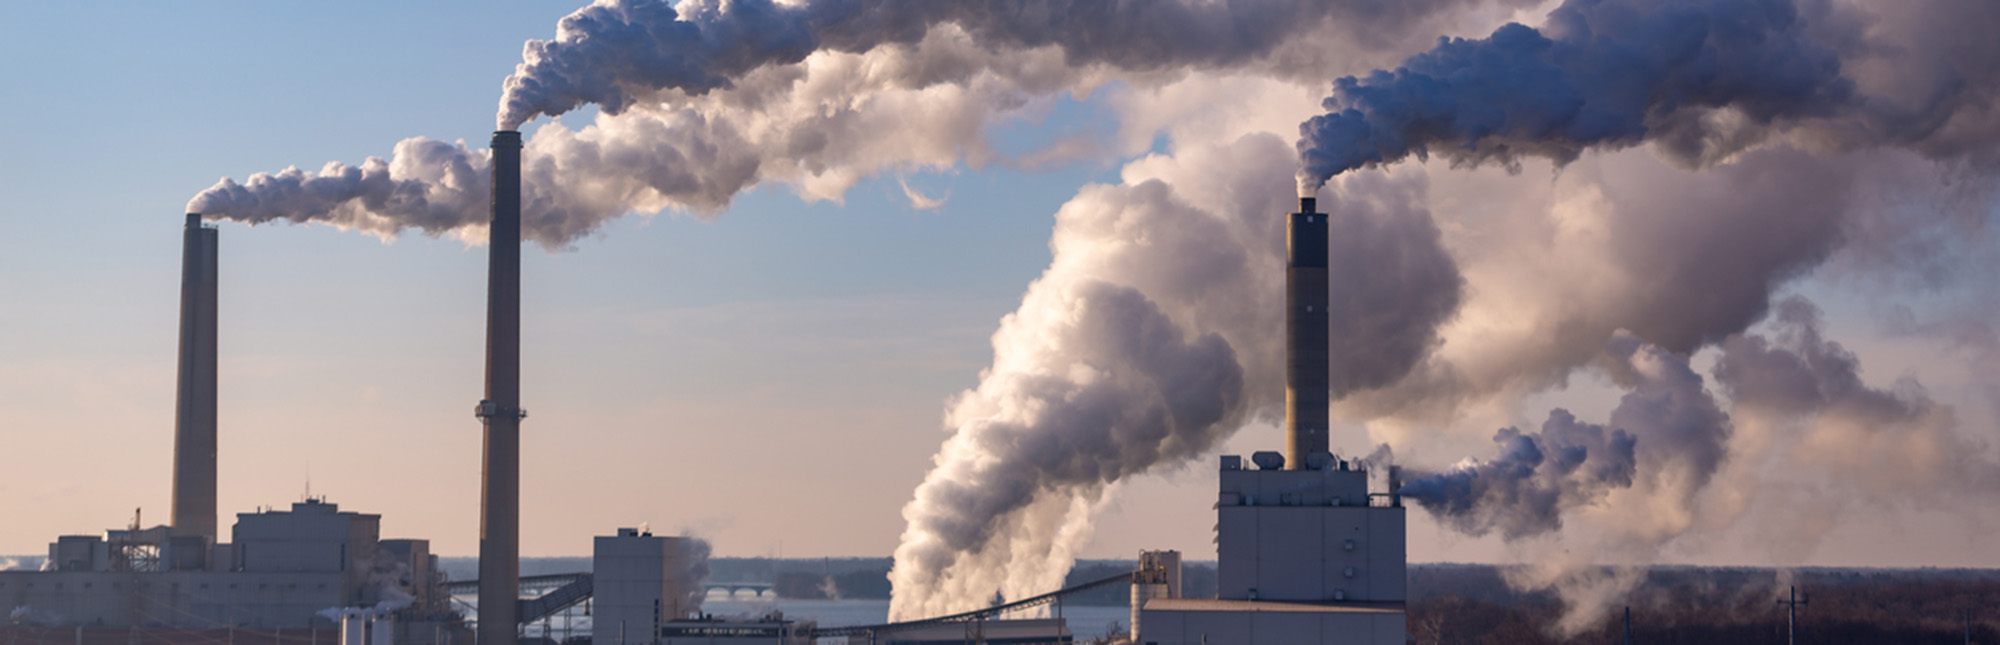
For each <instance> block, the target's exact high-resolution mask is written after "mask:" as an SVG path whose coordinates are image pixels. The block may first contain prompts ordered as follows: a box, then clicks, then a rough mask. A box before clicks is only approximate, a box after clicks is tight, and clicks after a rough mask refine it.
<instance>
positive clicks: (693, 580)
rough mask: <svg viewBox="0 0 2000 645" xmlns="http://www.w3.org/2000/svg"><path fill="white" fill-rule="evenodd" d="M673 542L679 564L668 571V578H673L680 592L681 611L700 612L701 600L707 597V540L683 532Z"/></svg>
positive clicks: (708, 551)
mask: <svg viewBox="0 0 2000 645" xmlns="http://www.w3.org/2000/svg"><path fill="white" fill-rule="evenodd" d="M674 543H675V544H676V545H677V547H676V548H678V549H679V551H680V557H679V558H677V559H676V560H675V563H676V564H678V565H679V566H678V567H677V568H675V569H674V570H673V571H671V572H669V573H668V576H669V579H671V580H673V583H674V587H673V588H675V589H679V590H680V592H681V602H680V607H681V611H682V612H683V613H690V614H696V613H700V612H701V603H702V601H704V600H706V599H708V587H707V584H708V574H709V566H708V557H709V554H710V553H711V549H710V547H709V545H708V540H704V539H701V538H698V537H694V536H692V535H685V534H684V535H683V536H681V537H679V538H675V540H674Z"/></svg>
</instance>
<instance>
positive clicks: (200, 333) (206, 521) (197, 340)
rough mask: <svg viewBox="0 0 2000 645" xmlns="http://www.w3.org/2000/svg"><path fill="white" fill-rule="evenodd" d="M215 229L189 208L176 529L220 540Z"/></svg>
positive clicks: (177, 423)
mask: <svg viewBox="0 0 2000 645" xmlns="http://www.w3.org/2000/svg"><path fill="white" fill-rule="evenodd" d="M215 244H216V231H215V229H212V228H208V227H205V226H202V225H201V214H199V213H188V216H187V228H186V229H184V230H183V232H182V234H181V348H180V374H179V387H178V390H179V392H178V395H177V397H176V398H175V403H174V507H173V534H174V535H197V536H202V537H204V538H207V541H208V543H210V544H213V543H214V542H215V352H216V345H215V338H216V329H215V327H216V325H215V322H216V321H215V312H216V266H215V260H216V253H215Z"/></svg>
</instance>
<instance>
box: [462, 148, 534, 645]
mask: <svg viewBox="0 0 2000 645" xmlns="http://www.w3.org/2000/svg"><path fill="white" fill-rule="evenodd" d="M486 244H487V246H486V249H487V251H486V253H487V259H488V263H487V273H486V399H485V400H483V401H480V402H479V407H478V408H477V409H476V410H475V411H474V413H473V414H474V415H475V416H477V417H479V419H480V420H481V421H483V422H484V423H485V425H486V464H485V473H486V475H485V482H484V484H483V487H482V489H481V494H480V498H481V500H482V502H483V507H482V508H481V509H480V516H479V640H478V645H515V643H516V640H515V637H516V631H515V630H516V629H517V626H516V624H515V623H517V622H518V621H519V618H518V616H517V611H518V608H517V607H516V606H515V601H517V600H519V599H520V588H521V580H520V574H521V419H522V418H524V417H526V416H528V414H527V412H526V411H524V410H522V409H521V133H520V132H516V131H512V130H502V131H499V132H495V133H493V226H492V228H491V229H490V233H489V234H488V236H487V241H486Z"/></svg>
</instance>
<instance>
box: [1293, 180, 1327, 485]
mask: <svg viewBox="0 0 2000 645" xmlns="http://www.w3.org/2000/svg"><path fill="white" fill-rule="evenodd" d="M1315 201H1316V200H1314V199H1313V198H1311V197H1300V198H1299V212H1297V213H1292V214H1291V225H1290V226H1289V227H1287V228H1286V232H1285V246H1286V249H1287V253H1286V260H1285V464H1286V467H1288V468H1292V469H1305V468H1310V467H1311V465H1310V464H1309V463H1307V457H1310V456H1312V454H1313V453H1319V452H1326V451H1327V442H1326V434H1327V426H1328V422H1327V407H1328V404H1329V401H1328V396H1329V391H1328V389H1327V378H1328V361H1329V360H1330V359H1329V357H1328V354H1327V311H1326V310H1327V300H1328V295H1327V284H1326V215H1323V214H1320V213H1316V212H1314V209H1315V208H1316V207H1317V204H1316V203H1315Z"/></svg>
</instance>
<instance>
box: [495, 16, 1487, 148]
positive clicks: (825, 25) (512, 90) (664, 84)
mask: <svg viewBox="0 0 2000 645" xmlns="http://www.w3.org/2000/svg"><path fill="white" fill-rule="evenodd" d="M1461 4H1470V3H1465V2H1462V1H1461V0H1430V1H1424V2H1397V3H1335V2H1296V1H1293V0H1249V1H1239V2H1227V3H1216V2H1140V3H1106V2H1093V1H1089V0H1034V1H1025V2H1024V1H1018V0H978V1H973V2H930V1H928V0H834V1H830V2H812V3H802V4H793V5H779V4H776V3H774V2H772V0H733V1H730V2H722V1H720V0H702V1H697V2H683V3H680V4H679V5H678V6H677V7H676V6H670V5H668V4H667V3H664V2H659V1H657V0H599V1H598V2H597V3H595V4H592V5H590V6H589V7H585V8H583V9H580V10H577V11H576V12H575V13H572V14H570V15H569V16H567V17H564V18H563V19H562V22H561V23H560V24H559V25H558V27H557V31H556V37H555V38H554V39H552V40H531V41H529V42H528V44H527V46H526V47H525V48H524V49H523V52H522V62H521V64H520V65H519V66H517V67H516V68H515V70H514V73H513V74H512V75H510V76H508V77H507V81H506V85H505V87H506V92H505V94H504V95H503V96H502V97H501V99H500V113H499V116H498V122H499V125H500V129H502V130H510V129H514V128H518V127H520V126H521V125H522V124H524V123H527V122H528V121H529V120H531V119H533V118H535V117H536V116H538V115H549V116H556V115H560V114H562V113H564V112H568V111H570V110H572V109H575V108H577V107H579V106H582V105H586V104H592V105H597V106H600V107H601V108H602V109H603V110H604V111H606V112H608V113H611V114H617V113H619V112H621V111H624V110H625V109H627V108H629V107H631V106H633V105H635V104H639V103H642V102H649V101H657V100H659V99H660V98H661V97H662V96H663V95H667V94H680V95H701V94H705V93H708V92H710V91H714V90H718V89H727V88H732V87H734V83H735V81H736V80H737V79H739V78H741V77H742V76H744V75H746V74H748V73H750V72H751V71H753V70H756V69H758V68H760V67H764V66H770V65H789V64H793V63H798V62H800V61H802V60H805V58H806V57H807V56H808V55H811V54H812V53H814V52H817V51H837V52H848V53H855V52H865V51H869V50H871V49H875V48H877V47H881V46H885V45H903V44H909V43H914V42H917V41H919V40H922V39H923V38H924V36H925V35H926V34H927V33H928V32H929V31H930V30H932V29H935V28H937V27H938V26H940V25H945V24H949V25H953V26H956V27H957V28H959V29H961V30H963V31H964V32H965V33H967V34H970V35H971V36H972V38H973V40H974V41H975V42H977V43H978V44H979V45H980V46H982V47H985V48H989V49H998V50H1027V49H1036V48H1046V47H1052V48H1055V49H1057V50H1059V51H1060V52H1061V57H1062V64H1063V65H1065V66H1067V67H1070V68H1083V67H1090V66H1095V65H1104V66H1109V67H1112V68H1116V69H1120V70H1125V71H1127V72H1146V71H1154V70H1173V71H1184V70H1187V69H1190V68H1195V69H1199V68H1216V67H1233V66H1240V65H1243V64H1246V63H1250V62H1253V61H1256V60H1257V59H1260V58H1262V57H1265V56H1268V55H1269V54H1270V53H1271V52H1273V51H1275V50H1277V49H1279V48H1280V47H1282V46H1283V45H1285V44H1287V43H1288V42H1289V41H1291V40H1293V39H1294V38H1296V37H1298V36H1299V35H1300V34H1302V33H1305V32H1307V31H1310V30H1313V29H1316V28H1319V27H1321V26H1323V25H1324V24H1325V23H1326V22H1327V21H1329V20H1337V21H1343V22H1352V23H1355V24H1357V25H1363V26H1365V28H1367V29H1377V30H1382V31H1388V32H1393V31H1396V30H1398V29H1399V28H1400V27H1401V26H1403V25H1406V24H1409V23H1412V22H1415V21H1417V20H1418V19H1421V18H1423V17H1425V16H1428V15H1430V14H1432V13H1434V12H1436V11H1438V10H1439V9H1441V8H1443V7H1448V6H1452V5H1461ZM910 71H912V72H927V71H931V70H928V69H926V68H911V70H910ZM902 82H904V83H910V84H928V83H936V82H944V81H943V79H939V78H935V77H933V76H931V75H930V74H924V73H917V74H911V75H910V76H908V77H906V78H904V79H902Z"/></svg>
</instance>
